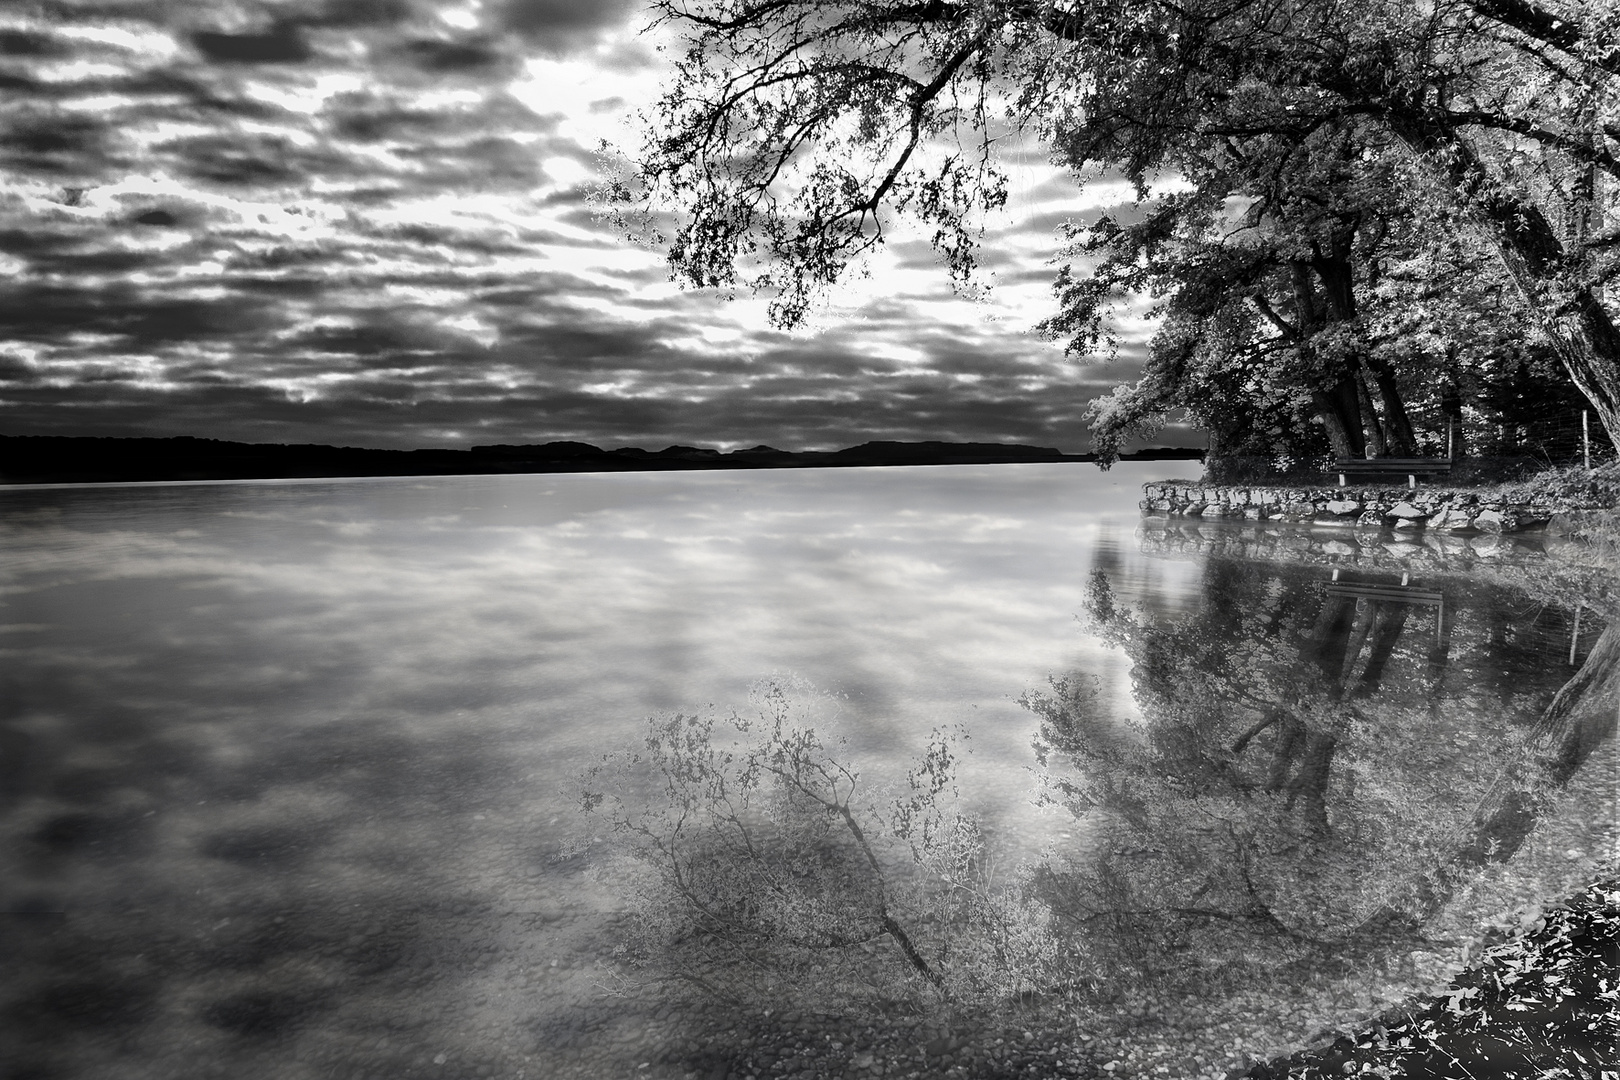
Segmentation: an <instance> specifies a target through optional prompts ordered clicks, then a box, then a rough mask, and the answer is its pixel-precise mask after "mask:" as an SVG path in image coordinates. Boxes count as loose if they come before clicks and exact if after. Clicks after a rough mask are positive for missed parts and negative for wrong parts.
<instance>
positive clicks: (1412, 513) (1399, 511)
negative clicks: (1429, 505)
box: [1389, 502, 1429, 518]
mask: <svg viewBox="0 0 1620 1080" xmlns="http://www.w3.org/2000/svg"><path fill="white" fill-rule="evenodd" d="M1389 514H1390V516H1391V517H1398V518H1427V517H1428V516H1429V512H1428V511H1427V510H1420V509H1418V508H1417V507H1415V506H1413V505H1412V504H1411V503H1409V502H1403V503H1396V504H1395V505H1394V506H1392V507H1390V508H1389Z"/></svg>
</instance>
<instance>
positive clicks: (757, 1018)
mask: <svg viewBox="0 0 1620 1080" xmlns="http://www.w3.org/2000/svg"><path fill="white" fill-rule="evenodd" d="M689 1010H690V1011H689ZM632 1011H633V1010H632ZM1187 1011H1188V1013H1189V1017H1188V1019H1191V1008H1189V1009H1188V1010H1187ZM1166 1022H1171V1023H1174V1017H1170V1016H1164V1015H1157V1016H1153V1017H1144V1016H1141V1015H1139V1014H1132V1013H1118V1014H1110V1013H1108V1012H1106V1011H1105V1012H1103V1013H1102V1014H1101V1015H1100V1016H1097V1017H1094V1018H1093V1019H1092V1020H1090V1021H1089V1022H1088V1024H1087V1026H1088V1028H1089V1029H1090V1030H1089V1031H1087V1032H1085V1033H1081V1032H1080V1031H1078V1030H1077V1029H1076V1027H1075V1021H1074V1020H1072V1019H1067V1020H1066V1019H1061V1018H1057V1017H1053V1016H1047V1017H1045V1018H1044V1019H1038V1018H1037V1014H1035V1013H1031V1014H1029V1015H1027V1016H1023V1017H1019V1016H1016V1015H1014V1016H1004V1017H1000V1018H992V1017H987V1016H960V1017H956V1018H954V1019H940V1018H918V1017H915V1016H905V1015H896V1016H881V1015H873V1016H870V1017H868V1018H866V1019H865V1020H864V1021H854V1020H852V1019H851V1018H850V1017H849V1016H848V1015H847V1014H845V1013H839V1012H816V1011H808V1010H805V1011H792V1010H787V1011H775V1010H772V1011H770V1012H768V1013H767V1012H766V1011H765V1010H763V1009H761V1010H759V1011H757V1012H756V1011H755V1010H752V1009H748V1010H734V1009H733V1010H720V1009H718V1008H715V1007H694V1005H693V1004H692V1003H688V1004H687V1006H685V1007H678V1006H676V1005H674V1004H673V1003H667V1004H665V1005H663V1006H659V1007H657V1008H655V1009H651V1010H650V1011H649V1012H648V1013H647V1014H646V1015H645V1016H644V1017H642V1018H640V1019H639V1020H637V1021H634V1022H628V1023H624V1024H622V1025H621V1026H620V1028H619V1030H618V1031H617V1037H618V1040H620V1041H621V1049H629V1046H630V1045H632V1044H633V1045H636V1046H639V1047H642V1048H643V1053H647V1054H648V1055H649V1056H648V1057H646V1058H644V1059H643V1060H642V1061H640V1062H630V1063H628V1064H626V1063H625V1061H624V1059H623V1058H622V1057H619V1058H618V1060H617V1061H615V1062H614V1063H613V1064H612V1065H609V1064H608V1063H607V1061H605V1060H603V1059H602V1058H597V1060H596V1061H595V1062H588V1061H580V1062H579V1063H578V1065H579V1071H578V1072H577V1073H576V1074H572V1075H577V1076H579V1077H581V1078H586V1077H595V1076H606V1075H621V1074H622V1075H632V1076H641V1077H647V1078H649V1080H651V1078H654V1077H656V1078H661V1080H662V1078H668V1080H676V1078H679V1080H779V1078H780V1080H868V1078H902V1080H905V1078H910V1080H921V1078H934V1077H964V1078H984V1080H1016V1078H1025V1077H1028V1078H1042V1080H1046V1078H1052V1080H1057V1078H1063V1080H1071V1078H1073V1080H1079V1078H1098V1077H1100V1078H1115V1077H1117V1078H1126V1077H1141V1078H1154V1080H1158V1078H1161V1077H1162V1078H1166V1080H1194V1078H1212V1080H1220V1078H1226V1080H1236V1078H1239V1077H1243V1078H1246V1080H1285V1078H1286V1080H1325V1078H1327V1077H1344V1076H1363V1077H1369V1078H1385V1080H1393V1078H1397V1077H1409V1078H1414V1080H1416V1078H1435V1080H1439V1078H1445V1080H1453V1078H1455V1080H1470V1078H1472V1080H1521V1078H1522V1080H1551V1078H1566V1077H1567V1078H1571V1080H1586V1078H1590V1080H1620V869H1616V868H1614V867H1610V868H1608V869H1607V870H1606V872H1605V873H1604V874H1603V875H1601V876H1600V878H1599V880H1597V881H1596V882H1594V883H1593V884H1592V885H1591V886H1590V887H1588V888H1586V889H1585V890H1584V891H1582V892H1581V893H1579V894H1578V895H1577V896H1575V897H1572V898H1570V899H1569V900H1568V901H1567V902H1565V903H1564V904H1563V905H1561V906H1559V907H1555V908H1551V909H1548V910H1547V911H1546V913H1545V915H1544V916H1543V917H1542V919H1540V920H1538V923H1537V925H1536V926H1535V927H1534V928H1533V929H1532V930H1531V931H1530V932H1528V933H1526V934H1524V935H1523V936H1522V937H1518V938H1516V939H1514V940H1510V941H1507V942H1504V943H1502V944H1499V945H1497V946H1495V947H1493V948H1491V949H1489V950H1487V951H1486V952H1485V953H1483V954H1482V955H1481V956H1480V957H1479V958H1478V960H1477V962H1476V963H1474V964H1472V965H1471V966H1469V967H1468V968H1466V969H1464V970H1463V971H1462V972H1461V973H1460V974H1459V975H1458V976H1457V977H1456V978H1455V979H1454V980H1452V982H1451V985H1450V986H1449V987H1448V989H1447V990H1445V991H1443V992H1441V993H1439V994H1434V995H1426V996H1424V997H1421V998H1415V999H1412V1000H1410V1001H1408V1002H1406V1003H1404V1004H1403V1005H1401V1006H1398V1007H1396V1008H1393V1009H1389V1010H1387V1011H1385V1012H1384V1013H1383V1014H1381V1015H1380V1016H1378V1017H1377V1018H1375V1019H1374V1020H1372V1021H1369V1022H1367V1023H1365V1024H1363V1025H1359V1026H1357V1027H1356V1028H1355V1029H1354V1031H1353V1033H1351V1034H1344V1035H1339V1036H1337V1037H1335V1038H1332V1039H1330V1040H1328V1039H1324V1040H1322V1041H1319V1042H1318V1043H1317V1044H1316V1045H1314V1046H1312V1047H1310V1048H1307V1049H1302V1050H1299V1051H1296V1052H1294V1053H1292V1054H1289V1055H1285V1056H1279V1057H1275V1058H1273V1059H1271V1060H1268V1061H1266V1062H1263V1063H1260V1064H1255V1065H1253V1066H1251V1067H1248V1068H1246V1069H1245V1068H1243V1067H1238V1068H1229V1067H1228V1066H1227V1065H1226V1064H1223V1062H1229V1061H1230V1058H1231V1050H1232V1049H1233V1048H1232V1047H1231V1046H1230V1045H1229V1044H1227V1043H1225V1042H1224V1041H1223V1040H1222V1037H1221V1034H1220V1032H1219V1031H1218V1030H1216V1029H1214V1028H1213V1027H1212V1028H1211V1029H1210V1030H1209V1031H1208V1032H1207V1035H1208V1038H1207V1042H1206V1048H1207V1053H1205V1052H1192V1053H1189V1052H1188V1051H1187V1050H1186V1049H1185V1047H1186V1045H1187V1044H1186V1043H1182V1044H1181V1046H1182V1049H1181V1050H1180V1051H1179V1052H1178V1053H1176V1054H1175V1055H1173V1056H1171V1055H1166V1054H1164V1053H1163V1052H1162V1050H1163V1049H1164V1048H1163V1047H1156V1046H1155V1045H1154V1043H1155V1039H1156V1035H1157V1033H1159V1032H1161V1031H1162V1025H1163V1024H1165V1023H1166ZM1175 1026H1182V1025H1175ZM600 1034H601V1036H603V1037H604V1038H603V1039H602V1041H603V1042H606V1043H607V1044H608V1045H607V1046H602V1045H601V1044H600V1043H599V1044H598V1045H599V1047H600V1049H603V1050H606V1049H608V1047H609V1046H611V1045H612V1044H613V1042H614V1041H615V1040H614V1034H615V1033H613V1032H606V1031H604V1032H602V1033H600ZM653 1047H656V1048H657V1049H650V1048H653ZM607 1056H613V1057H617V1056H618V1055H613V1054H611V1052H610V1053H609V1055H607Z"/></svg>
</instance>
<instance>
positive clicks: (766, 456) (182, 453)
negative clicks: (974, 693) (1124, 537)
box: [0, 435, 1203, 485]
mask: <svg viewBox="0 0 1620 1080" xmlns="http://www.w3.org/2000/svg"><path fill="white" fill-rule="evenodd" d="M1202 458H1203V451H1201V450H1193V449H1185V448H1180V447H1151V448H1148V449H1145V450H1139V451H1136V452H1134V453H1129V454H1123V455H1121V460H1124V461H1197V460H1201V459H1202ZM1095 460H1096V455H1095V454H1065V453H1062V452H1060V451H1058V450H1054V449H1050V448H1047V447H1040V446H1023V445H1018V444H1012V443H950V442H868V443H862V444H861V445H860V446H852V447H849V448H847V449H844V450H830V451H816V450H810V451H791V450H777V449H775V448H774V447H770V446H756V447H751V448H749V449H746V450H733V451H731V452H730V453H722V452H721V451H719V450H711V449H705V448H703V447H696V446H670V447H666V448H665V449H663V450H656V451H654V450H642V449H640V448H638V447H621V448H618V449H614V450H604V449H602V448H601V447H597V446H592V445H591V444H589V443H580V442H550V443H539V444H535V445H522V446H517V445H496V446H475V447H473V448H471V449H470V450H373V449H366V448H361V447H350V446H322V445H317V444H297V443H294V444H283V443H239V442H226V441H222V440H218V439H198V438H192V437H190V436H177V437H173V438H104V437H97V436H72V435H0V484H16V485H28V484H104V483H128V482H140V481H184V480H292V479H319V478H324V477H332V478H337V477H365V476H463V475H498V474H508V473H564V472H566V473H572V472H667V471H692V470H705V471H707V470H715V469H805V468H859V467H873V466H900V465H1002V464H1038V463H1043V462H1061V461H1075V462H1088V461H1095Z"/></svg>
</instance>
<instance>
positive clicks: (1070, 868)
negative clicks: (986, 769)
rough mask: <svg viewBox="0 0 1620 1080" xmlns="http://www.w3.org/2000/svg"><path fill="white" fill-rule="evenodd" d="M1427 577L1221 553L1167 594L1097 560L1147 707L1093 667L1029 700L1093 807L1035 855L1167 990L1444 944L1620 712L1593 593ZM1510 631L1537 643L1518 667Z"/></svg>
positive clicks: (1101, 613)
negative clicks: (1475, 877) (1083, 823)
mask: <svg viewBox="0 0 1620 1080" xmlns="http://www.w3.org/2000/svg"><path fill="white" fill-rule="evenodd" d="M1431 577H1433V578H1434V579H1435V580H1430V581H1414V580H1413V576H1412V575H1411V574H1409V573H1400V572H1395V573H1383V574H1379V573H1372V574H1369V573H1366V572H1364V571H1363V572H1356V573H1350V572H1341V571H1331V570H1330V569H1329V568H1327V567H1324V566H1319V565H1309V564H1297V563H1296V564H1289V563H1287V562H1276V561H1258V560H1243V559H1238V558H1213V559H1210V560H1208V561H1207V563H1206V564H1205V568H1204V573H1203V579H1202V582H1201V592H1200V595H1199V597H1198V600H1197V602H1196V604H1195V605H1194V606H1193V607H1192V608H1191V610H1190V611H1185V612H1184V613H1182V614H1179V615H1173V616H1168V617H1166V616H1162V615H1160V616H1155V615H1152V614H1148V613H1147V612H1148V611H1151V610H1152V608H1153V605H1151V604H1150V605H1148V606H1147V608H1146V609H1145V610H1129V609H1127V608H1126V606H1124V605H1123V604H1122V603H1121V602H1120V600H1119V599H1118V598H1117V596H1116V594H1115V591H1114V588H1113V583H1112V581H1111V575H1110V572H1109V571H1108V570H1107V569H1106V568H1103V569H1098V570H1096V571H1094V573H1093V578H1092V581H1091V585H1090V592H1089V600H1088V605H1087V606H1088V615H1089V618H1090V622H1091V623H1092V625H1093V626H1094V627H1095V629H1096V631H1097V632H1098V633H1099V634H1101V635H1102V636H1103V637H1104V638H1105V639H1106V640H1107V641H1108V642H1109V643H1111V644H1113V645H1115V646H1117V647H1119V648H1121V649H1122V650H1124V652H1125V653H1126V654H1127V656H1128V657H1129V658H1130V660H1131V663H1132V681H1133V686H1132V691H1133V696H1134V699H1135V702H1136V706H1137V709H1138V710H1139V713H1140V715H1139V717H1138V718H1136V719H1134V720H1132V721H1129V722H1125V723H1120V722H1117V721H1116V719H1115V718H1114V717H1112V716H1109V715H1108V714H1107V707H1106V705H1105V696H1104V695H1103V694H1102V692H1101V690H1100V687H1099V686H1098V684H1097V683H1096V681H1095V680H1093V679H1091V678H1089V677H1088V676H1086V675H1084V674H1074V675H1069V676H1065V677H1061V678H1056V679H1054V680H1053V681H1052V685H1051V688H1050V689H1049V690H1048V691H1046V692H1043V693H1036V694H1030V695H1027V696H1026V698H1025V699H1024V700H1025V704H1026V705H1027V706H1028V707H1029V708H1031V709H1032V710H1033V711H1034V712H1035V713H1037V714H1038V715H1039V716H1040V718H1041V730H1040V736H1039V740H1038V742H1037V745H1036V750H1037V754H1038V755H1039V756H1040V758H1041V760H1042V763H1043V764H1044V765H1046V766H1047V770H1048V771H1047V777H1048V792H1049V795H1050V797H1051V798H1053V799H1055V800H1057V801H1059V802H1062V803H1063V804H1064V805H1066V806H1067V807H1069V808H1070V809H1071V810H1072V811H1073V812H1074V813H1076V814H1077V815H1080V816H1082V817H1085V818H1087V819H1089V820H1091V821H1092V822H1093V823H1094V824H1095V826H1096V832H1095V834H1094V835H1095V844H1094V847H1093V849H1092V850H1091V851H1089V852H1088V853H1086V854H1085V855H1083V856H1078V857H1073V858H1069V859H1066V860H1054V861H1052V862H1051V863H1049V864H1048V865H1047V866H1045V867H1043V868H1042V870H1041V872H1040V874H1039V875H1038V882H1039V887H1040V890H1041V895H1042V897H1043V898H1044V899H1045V900H1046V902H1047V903H1049V904H1050V905H1051V907H1052V910H1053V912H1054V913H1055V914H1056V915H1057V916H1058V921H1059V922H1060V923H1061V924H1067V925H1068V926H1070V927H1072V928H1074V929H1075V930H1077V931H1081V932H1083V934H1084V936H1085V937H1086V938H1087V940H1088V941H1089V942H1090V943H1091V946H1092V948H1093V949H1094V950H1097V951H1100V952H1103V953H1105V954H1106V958H1107V960H1108V961H1109V962H1111V963H1112V964H1114V965H1115V966H1116V969H1117V970H1118V971H1119V974H1120V975H1122V976H1123V975H1125V974H1127V973H1131V974H1135V975H1137V976H1142V975H1149V976H1151V977H1152V979H1153V981H1154V984H1155V985H1156V986H1157V987H1159V989H1160V990H1162V991H1165V992H1172V991H1174V990H1176V989H1178V988H1180V989H1187V988H1192V987H1201V988H1203V989H1204V990H1205V991H1209V990H1212V989H1213V988H1215V987H1217V986H1220V985H1223V984H1225V985H1233V986H1237V985H1245V984H1247V985H1256V984H1257V982H1258V984H1264V983H1265V982H1274V981H1275V980H1277V979H1278V978H1279V977H1284V978H1285V977H1286V975H1287V973H1288V972H1289V971H1290V970H1294V971H1298V972H1316V973H1320V972H1322V971H1324V970H1339V971H1350V970H1353V969H1356V968H1360V967H1364V966H1365V965H1366V964H1367V963H1368V962H1369V961H1371V960H1374V959H1376V958H1380V957H1383V958H1387V957H1389V956H1390V955H1392V954H1393V953H1396V952H1399V953H1405V952H1409V951H1411V950H1413V949H1416V948H1420V947H1423V946H1426V945H1430V944H1432V942H1430V941H1428V940H1427V937H1426V935H1427V934H1428V933H1430V930H1429V929H1427V927H1428V924H1429V923H1430V920H1431V919H1432V917H1433V916H1434V915H1435V914H1436V913H1437V912H1438V911H1439V910H1440V909H1441V907H1442V906H1443V904H1444V903H1445V901H1446V900H1447V898H1448V897H1449V896H1451V895H1452V893H1453V892H1454V891H1455V890H1456V889H1457V887H1458V886H1459V885H1460V884H1461V883H1462V882H1463V881H1464V880H1465V879H1466V877H1467V875H1468V873H1469V872H1470V871H1471V870H1474V869H1477V868H1479V867H1481V866H1484V865H1485V864H1487V863H1490V862H1495V861H1501V860H1505V859H1507V858H1508V857H1510V856H1511V855H1513V854H1514V852H1515V851H1516V850H1518V848H1519V847H1520V845H1521V844H1522V843H1523V841H1524V840H1525V838H1526V836H1527V835H1528V834H1529V831H1530V829H1531V827H1532V826H1533V825H1534V823H1535V821H1536V819H1537V816H1538V814H1539V813H1540V812H1541V811H1542V809H1543V808H1544V807H1545V806H1546V805H1547V803H1548V800H1549V797H1550V795H1551V794H1552V793H1553V791H1554V790H1555V789H1556V788H1557V787H1559V786H1560V785H1562V784H1563V783H1564V782H1565V781H1567V780H1568V779H1569V778H1570V777H1571V776H1572V775H1573V774H1574V773H1575V771H1576V770H1577V769H1578V768H1579V766H1580V764H1581V763H1582V762H1583V761H1584V760H1585V758H1586V756H1587V755H1588V754H1590V753H1591V751H1592V750H1593V748H1594V747H1595V746H1596V745H1597V744H1598V743H1599V742H1601V740H1602V739H1603V738H1605V737H1606V736H1607V735H1608V734H1609V733H1610V732H1612V730H1613V726H1614V720H1615V712H1614V710H1615V702H1614V696H1613V691H1614V673H1615V668H1616V659H1617V655H1620V633H1617V630H1616V628H1615V627H1616V624H1615V623H1614V621H1613V620H1611V619H1605V618H1604V617H1603V614H1602V613H1601V611H1594V610H1592V609H1590V608H1588V609H1586V610H1585V611H1584V612H1583V614H1584V619H1585V624H1584V626H1585V630H1586V632H1587V633H1586V639H1588V640H1589V639H1591V638H1592V637H1594V636H1595V641H1594V642H1592V643H1591V644H1590V645H1588V646H1587V647H1585V648H1584V649H1583V648H1580V644H1581V639H1579V638H1577V640H1576V649H1575V652H1577V653H1579V654H1584V663H1583V664H1581V666H1580V667H1579V668H1578V670H1577V671H1575V673H1574V675H1573V677H1571V672H1570V670H1569V668H1568V667H1566V666H1565V662H1564V657H1565V655H1566V654H1567V651H1568V650H1569V648H1570V633H1571V631H1572V630H1574V629H1575V628H1574V625H1573V624H1574V617H1575V612H1574V611H1572V610H1569V609H1568V608H1566V607H1561V606H1560V605H1559V604H1557V603H1556V602H1548V599H1547V597H1537V596H1534V595H1532V593H1530V592H1528V591H1526V590H1524V589H1517V590H1515V589H1504V588H1501V587H1497V586H1494V585H1492V584H1490V583H1487V582H1485V581H1482V580H1480V579H1477V578H1466V577H1447V576H1445V575H1443V574H1436V575H1431ZM1160 608H1161V610H1162V605H1160ZM1598 630H1601V632H1600V633H1596V634H1594V633H1593V632H1594V631H1598ZM1508 651H1512V652H1514V653H1516V654H1518V656H1517V659H1519V660H1523V659H1525V658H1526V657H1527V656H1528V657H1539V658H1540V660H1541V662H1540V663H1539V664H1535V665H1527V664H1522V663H1521V664H1517V665H1515V666H1517V667H1519V668H1520V669H1521V670H1519V671H1518V672H1516V677H1515V678H1514V679H1513V680H1512V682H1511V683H1504V681H1503V680H1502V679H1501V678H1500V672H1501V670H1502V666H1503V665H1502V660H1503V654H1504V653H1505V652H1508ZM1582 659H1583V656H1582V655H1577V656H1576V660H1577V661H1578V662H1579V661H1580V660H1582Z"/></svg>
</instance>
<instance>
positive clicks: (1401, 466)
mask: <svg viewBox="0 0 1620 1080" xmlns="http://www.w3.org/2000/svg"><path fill="white" fill-rule="evenodd" d="M1333 471H1334V472H1336V473H1338V474H1339V486H1340V487H1344V486H1345V484H1346V482H1347V479H1348V478H1349V477H1351V476H1380V475H1382V476H1389V475H1394V476H1402V475H1404V476H1405V477H1406V486H1407V487H1409V488H1415V487H1417V478H1418V477H1420V476H1445V475H1446V474H1448V473H1450V472H1451V461H1450V459H1448V458H1421V457H1419V458H1405V457H1383V458H1339V459H1338V460H1336V461H1335V462H1334V463H1333Z"/></svg>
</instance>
